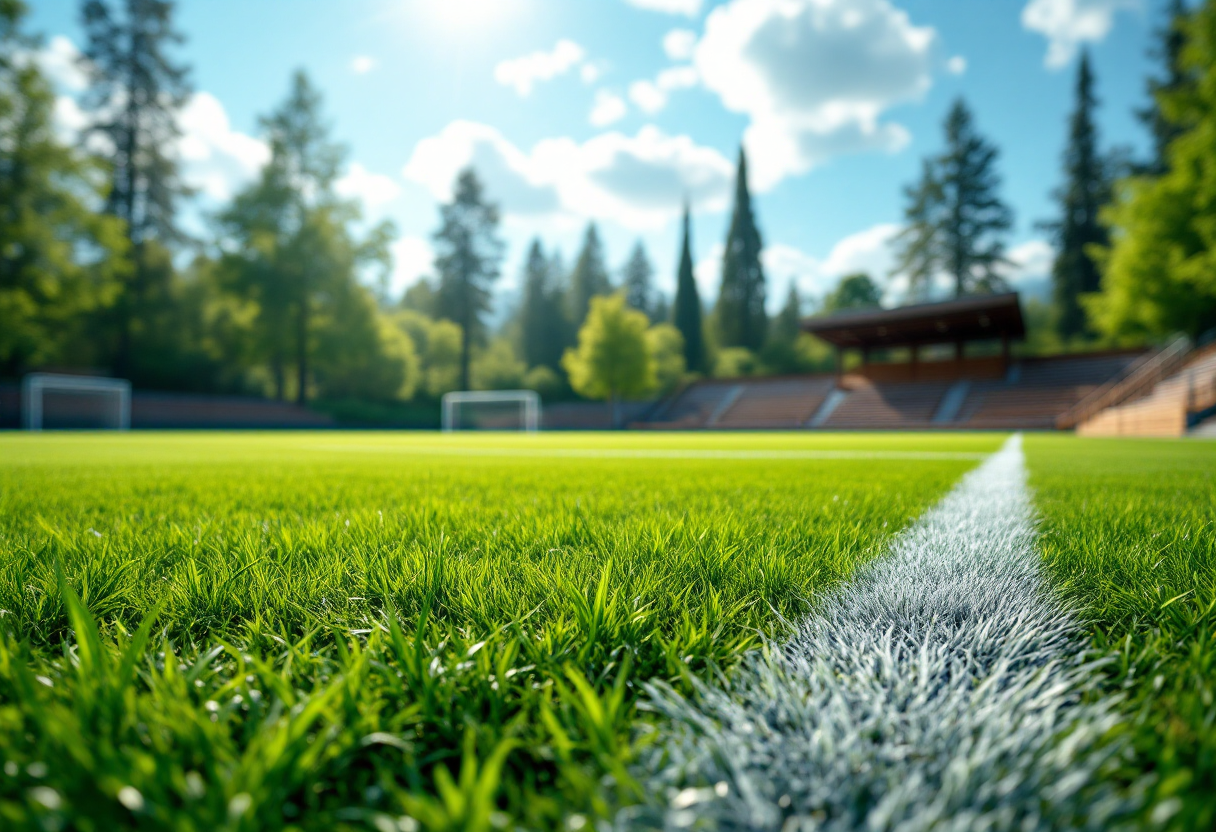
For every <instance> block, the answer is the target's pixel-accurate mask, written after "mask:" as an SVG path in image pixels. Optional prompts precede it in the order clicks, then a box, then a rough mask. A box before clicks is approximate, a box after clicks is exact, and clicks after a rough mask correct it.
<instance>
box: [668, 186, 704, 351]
mask: <svg viewBox="0 0 1216 832" xmlns="http://www.w3.org/2000/svg"><path fill="white" fill-rule="evenodd" d="M683 228H684V234H683V238H682V240H681V242H680V265H679V267H678V269H677V271H676V298H675V301H674V303H673V305H672V310H671V322H672V323H673V324H675V327H676V329H678V330H680V335H681V336H682V337H683V338H684V366H685V367H686V368H687V369H688V371H689V372H690V373H700V372H704V370H705V358H706V355H705V325H704V323H703V322H702V320H701V296H700V294H699V292H698V291H697V280H696V277H695V276H694V275H693V267H692V223H691V220H690V217H689V211H688V205H687V204H685V205H684V225H683Z"/></svg>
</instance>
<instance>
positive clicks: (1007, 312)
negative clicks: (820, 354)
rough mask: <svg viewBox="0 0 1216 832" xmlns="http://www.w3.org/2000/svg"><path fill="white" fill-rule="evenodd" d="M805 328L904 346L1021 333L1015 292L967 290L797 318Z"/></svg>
mask: <svg viewBox="0 0 1216 832" xmlns="http://www.w3.org/2000/svg"><path fill="white" fill-rule="evenodd" d="M802 328H803V330H805V331H806V332H809V333H811V334H812V335H816V336H818V337H819V338H822V339H823V340H824V341H827V342H828V343H829V344H833V345H835V346H837V347H842V348H845V347H906V346H912V345H917V344H945V343H951V342H960V341H986V340H989V339H994V338H1010V339H1012V338H1021V337H1023V336H1024V335H1025V334H1026V325H1025V324H1024V323H1023V321H1022V308H1021V306H1020V305H1019V304H1018V294H1017V292H1008V293H1005V294H1001V295H973V296H970V297H965V298H959V299H958V300H948V301H942V302H940V303H920V304H916V305H913V306H901V307H899V308H897V309H859V310H857V311H854V312H840V313H837V314H835V315H827V316H824V317H819V318H807V319H806V320H804V321H803V322H802Z"/></svg>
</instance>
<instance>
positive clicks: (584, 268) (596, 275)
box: [566, 223, 612, 332]
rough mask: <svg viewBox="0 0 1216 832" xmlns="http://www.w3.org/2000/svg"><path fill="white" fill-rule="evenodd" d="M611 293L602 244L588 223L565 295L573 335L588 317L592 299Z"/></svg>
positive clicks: (593, 224)
mask: <svg viewBox="0 0 1216 832" xmlns="http://www.w3.org/2000/svg"><path fill="white" fill-rule="evenodd" d="M611 293H612V280H611V279H610V278H609V277H608V267H607V265H605V263H604V245H603V243H601V242H600V234H599V231H598V230H597V229H596V227H595V223H590V224H589V225H588V226H587V233H586V234H585V235H584V236H583V247H582V250H580V251H579V253H578V260H576V261H575V263H574V271H572V272H571V273H570V289H569V292H568V294H567V296H566V301H567V303H568V304H569V313H570V323H571V325H572V326H573V327H574V331H575V332H577V331H578V330H579V328H580V327H582V325H583V321H584V320H585V319H586V318H587V310H588V309H590V308H591V299H592V298H593V297H597V296H599V295H608V294H611Z"/></svg>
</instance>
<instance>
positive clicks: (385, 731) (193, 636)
mask: <svg viewBox="0 0 1216 832" xmlns="http://www.w3.org/2000/svg"><path fill="white" fill-rule="evenodd" d="M129 438H130V437H108V438H106V437H80V436H43V437H27V436H8V437H2V436H0V609H3V610H5V613H4V614H3V616H2V617H0V747H3V748H4V749H5V753H4V763H5V768H4V770H3V771H0V818H2V819H3V826H4V828H5V829H11V830H14V832H24V830H44V829H47V828H59V829H82V830H85V829H97V830H101V829H107V830H110V829H136V828H140V829H147V828H154V829H164V828H168V829H178V830H199V832H201V831H202V830H215V829H221V830H252V829H268V828H276V829H296V830H334V829H337V830H343V829H346V830H355V829H367V828H373V829H386V828H398V829H409V828H416V827H417V826H418V825H421V826H423V827H425V828H427V829H457V828H461V829H463V828H483V829H484V828H486V827H487V825H488V826H490V827H494V828H498V827H499V826H500V825H501V824H503V823H504V822H506V823H515V824H519V825H523V826H526V827H528V828H533V829H536V828H551V829H556V828H560V827H561V826H562V825H563V824H565V823H566V822H567V821H568V820H570V821H577V820H578V819H576V818H572V816H573V815H574V814H580V815H582V816H583V817H584V818H588V817H589V818H591V819H592V820H594V819H596V818H602V817H606V816H607V815H609V814H610V813H611V811H612V809H613V808H614V807H615V806H616V805H617V804H618V803H619V802H622V801H623V802H628V801H631V800H636V799H637V798H638V795H637V794H636V793H634V792H632V791H631V788H632V786H631V782H632V781H631V780H630V778H629V775H628V772H627V767H628V765H629V764H630V762H631V761H632V760H633V759H634V758H635V754H636V752H637V749H638V747H639V743H644V742H645V741H646V737H647V736H648V734H647V732H646V731H645V725H646V724H647V723H648V722H649V721H651V720H652V719H653V717H652V716H650V715H649V714H647V713H646V712H643V711H641V710H639V709H638V707H637V705H638V701H639V699H640V697H641V695H642V692H641V689H640V683H641V682H644V681H647V680H651V679H664V680H666V681H668V682H669V683H671V684H674V685H676V686H677V687H679V688H680V689H681V690H685V691H687V690H688V679H689V678H690V676H691V675H696V676H700V677H701V678H703V679H706V680H709V679H712V678H713V673H714V672H715V671H714V669H715V668H722V669H727V670H728V669H729V668H730V667H732V666H733V665H734V664H735V663H736V662H737V661H738V659H739V658H740V656H741V655H742V654H743V653H744V652H745V651H746V650H748V649H749V648H751V647H754V646H755V645H756V643H757V637H758V634H759V633H761V632H774V633H775V632H779V631H780V628H781V627H782V626H783V624H782V621H783V620H793V619H795V618H796V617H797V616H799V615H801V614H803V613H804V612H805V611H806V609H807V608H808V603H809V600H808V599H813V598H814V597H815V595H816V594H817V593H819V592H821V591H822V590H824V589H825V588H827V587H830V586H832V585H834V584H835V583H836V582H838V581H839V580H840V579H841V578H843V577H845V576H847V575H848V574H849V573H850V571H851V570H852V569H853V568H854V566H855V565H856V564H857V563H859V562H862V561H865V560H866V559H868V558H870V557H872V556H874V555H875V554H876V553H877V552H879V551H880V550H881V546H882V544H883V542H884V541H885V539H886V537H887V536H888V535H889V534H890V533H892V532H893V531H894V530H895V529H897V528H898V527H900V526H901V525H902V524H903V523H904V522H906V521H907V519H908V518H909V517H912V516H915V515H916V514H918V513H919V512H920V511H922V510H923V509H924V508H925V507H926V506H927V505H928V504H930V503H931V502H932V501H933V500H935V499H936V498H937V497H938V496H939V495H940V494H941V493H943V492H944V491H945V489H947V488H948V487H949V486H950V484H951V483H952V482H953V481H954V480H955V479H956V478H957V477H958V476H959V475H960V474H961V473H962V471H963V470H964V469H965V468H967V467H968V465H969V463H968V462H967V461H966V460H926V461H914V462H901V463H899V464H890V465H882V466H876V465H874V464H873V462H872V461H869V460H847V459H846V460H840V459H835V460H822V459H820V460H807V459H777V460H772V459H770V460H747V459H734V460H730V461H727V462H724V461H723V460H722V459H672V458H670V457H664V456H659V457H655V458H612V457H611V456H608V457H607V458H600V459H587V458H577V457H576V458H568V457H563V456H561V454H562V453H564V452H565V451H567V450H570V449H575V450H577V449H578V448H584V449H591V450H592V451H593V452H606V453H608V454H611V453H612V452H613V451H614V450H626V451H628V450H629V449H635V451H641V452H642V453H643V454H644V453H645V452H646V451H647V450H666V451H670V450H672V449H681V448H683V449H688V450H694V449H697V448H703V449H722V448H723V447H726V448H731V449H738V450H760V449H765V448H772V449H815V448H818V449H847V448H855V449H871V450H880V451H881V450H900V449H902V450H952V451H971V452H977V451H978V452H983V451H990V450H993V449H994V448H995V447H996V446H997V444H999V441H1000V439H999V437H989V436H966V437H953V436H952V437H943V436H915V437H913V436H883V437H857V436H844V435H833V436H809V435H805V434H796V435H794V434H791V435H772V434H769V435H763V436H761V435H746V436H736V437H730V438H729V439H724V438H722V437H707V436H693V435H689V436H676V437H670V436H664V437H657V436H649V435H643V436H638V435H628V436H619V437H615V436H603V435H601V436H585V435H584V436H580V437H568V436H561V435H558V436H541V437H535V436H528V437H519V436H509V435H494V436H485V435H478V436H451V437H439V436H435V435H428V436H418V437H411V436H403V435H401V434H399V433H398V434H367V433H363V434H340V433H297V434H278V435H267V434H261V435H241V434H224V435H220V434H211V435H207V434H198V435H183V434H145V435H143V436H142V437H140V438H139V441H138V442H134V443H133V442H130V441H127V440H128V439H129ZM495 448H499V449H501V450H500V451H499V452H498V453H499V454H500V455H498V456H496V455H494V453H495V452H494V449H495ZM479 451H480V452H481V453H480V454H479V455H477V456H475V457H471V456H470V453H473V454H478V452H479ZM487 451H489V455H486V452H487ZM538 451H540V452H541V453H542V454H545V452H550V453H553V454H555V455H542V456H536V454H537V452H538ZM60 565H61V566H60ZM77 599H79V601H78V600H77ZM500 813H501V814H500ZM402 818H405V820H401V819H402ZM572 825H573V824H572Z"/></svg>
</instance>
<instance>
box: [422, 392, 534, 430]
mask: <svg viewBox="0 0 1216 832" xmlns="http://www.w3.org/2000/svg"><path fill="white" fill-rule="evenodd" d="M511 403H516V404H518V405H519V406H520V408H521V409H522V410H521V412H522V415H523V429H524V430H525V431H527V432H528V433H534V432H535V431H537V430H539V429H540V396H539V395H538V394H537V393H536V391H535V390H459V391H456V392H452V393H444V394H443V414H442V424H443V430H444V432H445V433H446V432H449V431H453V430H455V429H456V413H457V410H458V409H459V407H460V406H461V405H463V404H511Z"/></svg>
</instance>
